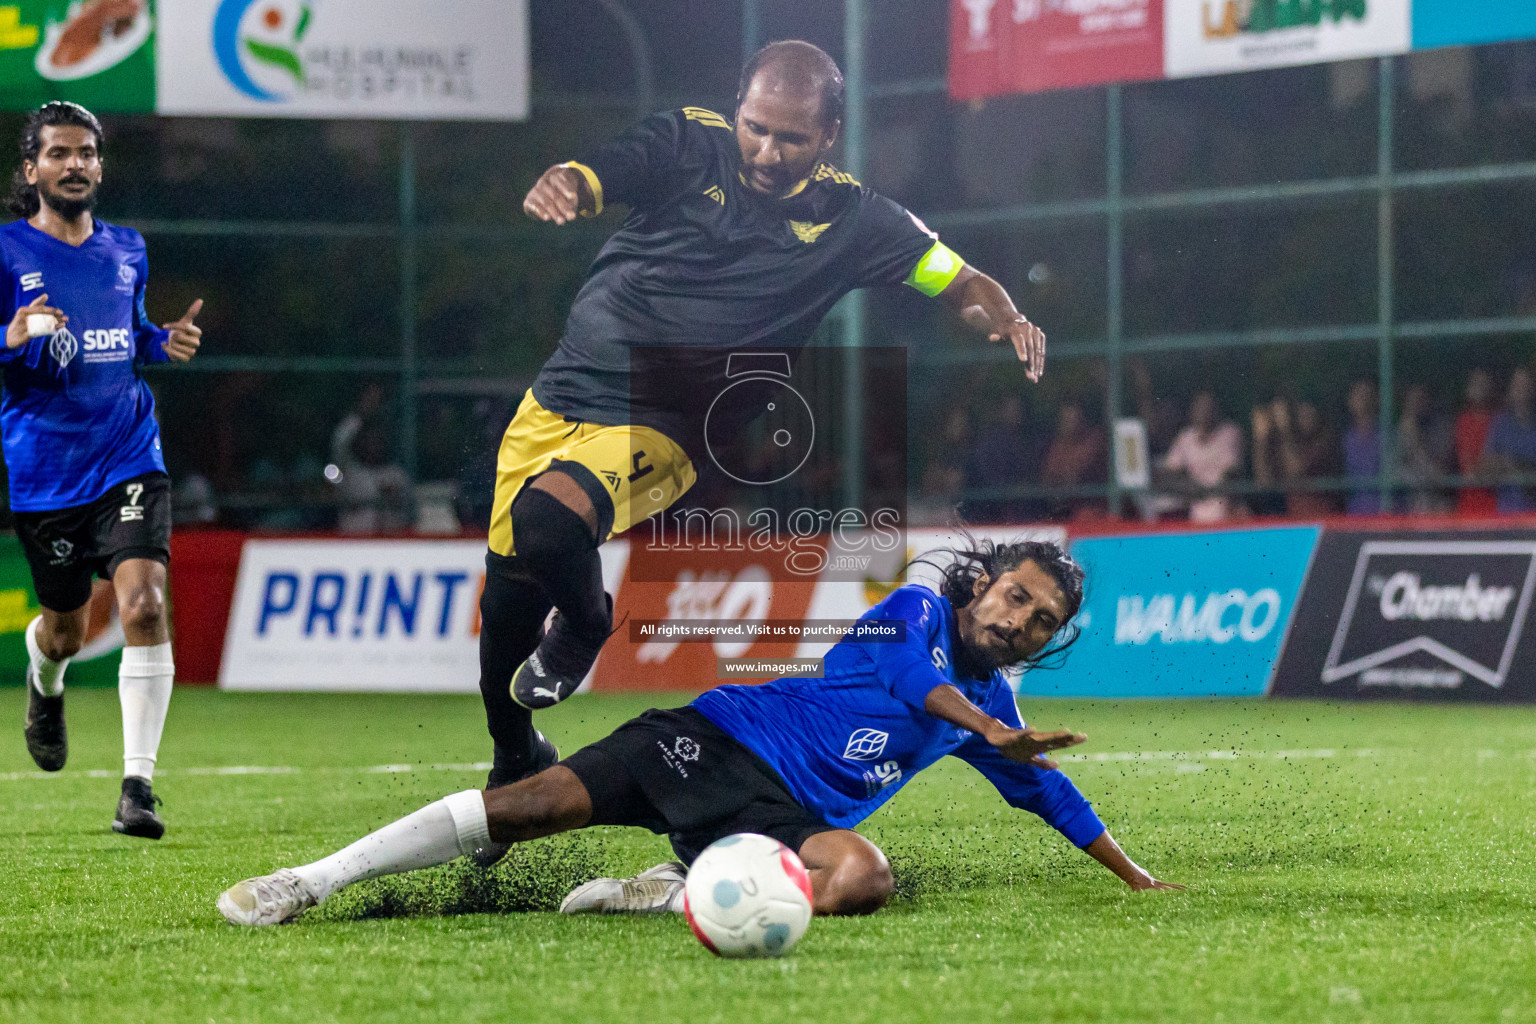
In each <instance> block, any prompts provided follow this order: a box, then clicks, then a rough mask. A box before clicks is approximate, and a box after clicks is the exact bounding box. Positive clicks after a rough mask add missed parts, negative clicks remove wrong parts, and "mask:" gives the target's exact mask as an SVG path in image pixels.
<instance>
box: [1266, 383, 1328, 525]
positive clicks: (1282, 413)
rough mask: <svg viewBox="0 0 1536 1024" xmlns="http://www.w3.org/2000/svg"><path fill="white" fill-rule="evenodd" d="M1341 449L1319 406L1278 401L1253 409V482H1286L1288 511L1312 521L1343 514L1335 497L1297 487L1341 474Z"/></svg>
mask: <svg viewBox="0 0 1536 1024" xmlns="http://www.w3.org/2000/svg"><path fill="white" fill-rule="evenodd" d="M1336 453H1337V446H1336V445H1335V444H1334V440H1333V435H1332V434H1331V433H1330V431H1329V430H1328V428H1327V427H1326V426H1325V425H1324V423H1323V417H1322V414H1321V413H1320V412H1318V410H1317V406H1316V405H1314V404H1313V403H1311V402H1306V401H1299V402H1297V403H1296V404H1295V406H1294V410H1293V407H1292V405H1291V403H1290V402H1288V401H1286V400H1285V399H1283V398H1276V399H1275V400H1274V401H1272V402H1270V403H1269V405H1267V406H1258V407H1256V408H1255V409H1254V410H1253V479H1254V482H1255V483H1257V484H1260V485H1262V486H1270V485H1273V484H1276V483H1285V484H1290V485H1292V486H1289V487H1285V488H1284V506H1283V507H1284V511H1285V514H1286V515H1288V516H1294V517H1300V518H1311V517H1316V516H1327V515H1332V514H1333V513H1335V512H1337V511H1338V508H1337V505H1336V504H1335V501H1334V496H1333V495H1332V494H1329V493H1327V492H1325V491H1312V490H1306V489H1303V488H1299V487H1296V486H1294V485H1295V484H1297V483H1302V482H1305V481H1308V480H1315V479H1320V478H1326V477H1331V476H1334V475H1336V473H1337V467H1338V458H1337V454H1336Z"/></svg>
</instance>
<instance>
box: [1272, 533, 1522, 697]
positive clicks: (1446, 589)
mask: <svg viewBox="0 0 1536 1024" xmlns="http://www.w3.org/2000/svg"><path fill="white" fill-rule="evenodd" d="M1533 592H1536V531H1518V532H1515V531H1477V532H1475V533H1474V532H1470V531H1469V532H1466V533H1460V534H1457V533H1444V534H1439V533H1436V534H1426V535H1416V536H1414V537H1413V538H1412V539H1405V538H1403V536H1402V535H1401V534H1378V533H1354V532H1338V533H1335V532H1329V533H1327V534H1325V535H1324V537H1323V540H1322V543H1321V544H1320V545H1319V548H1318V555H1317V560H1316V564H1315V565H1314V566H1313V570H1312V575H1311V577H1310V578H1309V579H1308V581H1307V587H1306V593H1305V594H1304V595H1303V597H1302V600H1301V607H1300V609H1299V611H1298V612H1297V616H1296V627H1295V639H1294V641H1293V642H1292V643H1291V644H1290V645H1288V646H1287V648H1286V651H1285V653H1284V656H1283V657H1282V658H1281V660H1280V665H1279V668H1278V670H1277V672H1276V674H1275V685H1274V690H1273V692H1274V694H1275V695H1276V696H1282V697H1317V698H1324V699H1339V698H1364V699H1370V698H1388V699H1398V700H1401V699H1404V698H1429V699H1444V700H1468V701H1523V702H1528V701H1531V700H1533V699H1536V670H1533V668H1532V666H1533V662H1532V658H1531V651H1530V650H1529V646H1530V644H1529V641H1528V639H1527V624H1528V622H1529V619H1530V605H1531V598H1532V596H1533Z"/></svg>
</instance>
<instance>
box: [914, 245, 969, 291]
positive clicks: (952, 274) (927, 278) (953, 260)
mask: <svg viewBox="0 0 1536 1024" xmlns="http://www.w3.org/2000/svg"><path fill="white" fill-rule="evenodd" d="M964 266H965V260H963V259H961V258H960V256H959V254H958V253H956V252H955V250H953V249H951V248H950V247H949V246H947V245H945V244H944V243H943V242H934V243H933V248H931V249H929V250H928V251H927V252H925V253H923V258H922V259H920V260H918V261H917V266H915V267H913V268H912V273H910V274H908V275H907V279H906V281H905V282H904V283H905V284H909V285H911V286H912V287H913V288H916V289H917V290H918V291H920V292H922V293H923V294H924V295H926V296H928V297H929V298H933V297H934V296H936V295H938V294H939V293H940V292H942V291H943V290H944V289H945V288H948V287H949V283H950V282H951V281H953V280H954V279H955V278H956V277H957V276H958V275H959V273H960V270H961V268H962V267H964Z"/></svg>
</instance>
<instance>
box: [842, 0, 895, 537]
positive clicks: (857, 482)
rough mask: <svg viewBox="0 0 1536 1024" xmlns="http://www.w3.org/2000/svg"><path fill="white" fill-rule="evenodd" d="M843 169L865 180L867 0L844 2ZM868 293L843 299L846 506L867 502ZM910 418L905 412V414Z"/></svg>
mask: <svg viewBox="0 0 1536 1024" xmlns="http://www.w3.org/2000/svg"><path fill="white" fill-rule="evenodd" d="M843 85H844V91H845V94H846V97H847V100H846V105H845V108H844V111H843V165H844V169H845V170H847V172H848V173H849V174H851V175H853V176H854V177H855V178H860V179H862V178H863V177H864V99H865V97H864V0H844V4H843ZM864 301H865V298H864V292H863V291H861V290H856V291H853V292H850V293H849V294H848V295H847V296H846V297H845V298H844V299H843V303H842V305H843V504H844V507H845V508H859V507H860V506H861V505H862V504H863V501H864V480H863V477H864V445H863V441H864V438H863V434H864V429H863V428H864V375H863V369H864V361H863V359H862V358H861V353H860V351H859V346H861V345H862V344H863V343H864ZM903 415H905V411H903Z"/></svg>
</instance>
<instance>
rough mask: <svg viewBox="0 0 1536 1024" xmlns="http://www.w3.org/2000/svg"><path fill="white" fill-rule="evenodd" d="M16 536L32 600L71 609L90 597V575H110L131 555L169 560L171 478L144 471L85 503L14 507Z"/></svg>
mask: <svg viewBox="0 0 1536 1024" xmlns="http://www.w3.org/2000/svg"><path fill="white" fill-rule="evenodd" d="M16 536H17V537H19V538H20V539H21V546H22V550H24V551H25V552H26V553H27V564H28V565H30V566H31V567H32V586H33V589H35V590H36V591H37V600H38V602H39V603H40V604H41V605H42V606H43V607H44V608H47V609H49V610H50V611H55V612H72V611H74V610H75V609H76V608H79V607H80V606H81V605H83V604H85V603H86V602H87V601H89V600H90V599H91V577H92V576H100V577H101V578H102V579H104V580H109V579H111V578H112V574H113V573H114V572H116V571H117V567H118V566H119V565H121V564H122V563H123V562H124V561H126V560H127V559H130V558H148V559H152V560H154V561H156V562H159V563H160V564H162V565H167V564H169V563H170V560H171V478H170V477H168V476H166V475H165V474H164V473H145V474H144V475H143V476H136V477H134V478H133V479H131V480H124V481H122V482H120V483H115V484H113V485H112V487H111V488H110V489H109V490H108V491H107V493H106V494H103V495H102V496H101V497H99V498H97V499H96V500H95V501H92V502H90V503H88V504H85V505H76V506H74V507H73V508H61V509H55V510H53V511H50V512H17V513H16Z"/></svg>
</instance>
